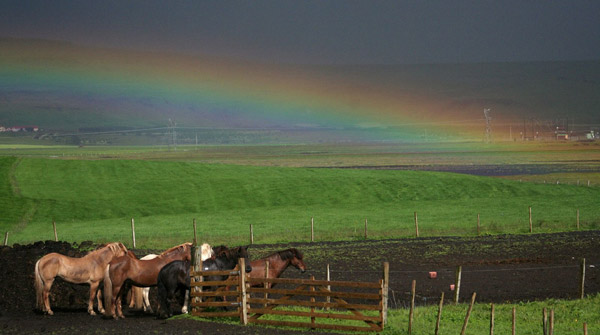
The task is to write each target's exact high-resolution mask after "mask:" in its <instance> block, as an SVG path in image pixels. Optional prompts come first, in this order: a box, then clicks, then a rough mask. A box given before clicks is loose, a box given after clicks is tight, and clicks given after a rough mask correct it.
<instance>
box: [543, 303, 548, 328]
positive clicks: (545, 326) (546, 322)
mask: <svg viewBox="0 0 600 335" xmlns="http://www.w3.org/2000/svg"><path fill="white" fill-rule="evenodd" d="M542 330H543V333H544V335H548V310H547V309H546V307H544V308H543V309H542Z"/></svg>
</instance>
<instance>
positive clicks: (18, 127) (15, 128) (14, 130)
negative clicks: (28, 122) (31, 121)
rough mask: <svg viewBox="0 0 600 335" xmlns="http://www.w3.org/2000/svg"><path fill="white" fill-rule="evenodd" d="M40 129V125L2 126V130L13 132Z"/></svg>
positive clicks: (0, 129)
mask: <svg viewBox="0 0 600 335" xmlns="http://www.w3.org/2000/svg"><path fill="white" fill-rule="evenodd" d="M39 130H40V127H38V126H12V127H8V128H5V127H0V132H6V131H11V132H13V133H18V132H20V131H23V132H37V131H39Z"/></svg>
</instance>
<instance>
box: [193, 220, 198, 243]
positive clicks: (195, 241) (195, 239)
mask: <svg viewBox="0 0 600 335" xmlns="http://www.w3.org/2000/svg"><path fill="white" fill-rule="evenodd" d="M192 223H193V224H194V239H193V241H194V243H193V245H194V246H197V245H198V234H197V233H196V218H194V220H193V221H192Z"/></svg>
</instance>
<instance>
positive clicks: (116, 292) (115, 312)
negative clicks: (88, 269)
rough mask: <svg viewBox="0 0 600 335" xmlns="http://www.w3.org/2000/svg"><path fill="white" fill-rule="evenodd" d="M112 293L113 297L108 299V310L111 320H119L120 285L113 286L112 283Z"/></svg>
mask: <svg viewBox="0 0 600 335" xmlns="http://www.w3.org/2000/svg"><path fill="white" fill-rule="evenodd" d="M112 292H113V295H112V297H111V299H110V302H111V304H110V310H111V315H112V317H113V319H115V320H118V319H119V312H120V310H121V296H120V294H121V285H118V284H117V285H114V283H113V288H112Z"/></svg>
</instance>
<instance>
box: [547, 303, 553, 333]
mask: <svg viewBox="0 0 600 335" xmlns="http://www.w3.org/2000/svg"><path fill="white" fill-rule="evenodd" d="M548 335H554V310H553V309H551V310H550V329H548Z"/></svg>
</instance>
